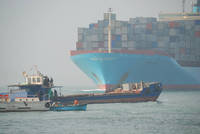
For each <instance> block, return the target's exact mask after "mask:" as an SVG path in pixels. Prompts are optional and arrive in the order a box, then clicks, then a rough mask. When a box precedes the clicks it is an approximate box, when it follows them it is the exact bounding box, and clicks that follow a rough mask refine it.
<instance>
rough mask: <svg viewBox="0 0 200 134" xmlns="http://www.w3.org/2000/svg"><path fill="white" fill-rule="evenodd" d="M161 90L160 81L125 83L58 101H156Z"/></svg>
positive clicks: (83, 102) (64, 102)
mask: <svg viewBox="0 0 200 134" xmlns="http://www.w3.org/2000/svg"><path fill="white" fill-rule="evenodd" d="M161 91H162V85H161V83H159V82H150V83H144V82H141V83H125V84H120V85H118V87H117V88H115V89H111V90H109V91H106V92H105V93H97V94H95V93H92V94H77V95H67V96H59V97H58V98H57V100H56V101H58V102H60V103H62V104H67V105H70V104H73V102H74V100H78V101H79V103H80V104H98V103H134V102H146V101H156V100H157V98H158V97H159V95H160V93H161Z"/></svg>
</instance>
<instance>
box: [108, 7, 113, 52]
mask: <svg viewBox="0 0 200 134" xmlns="http://www.w3.org/2000/svg"><path fill="white" fill-rule="evenodd" d="M111 15H112V9H111V8H109V10H108V17H109V19H108V22H109V23H108V53H111V44H112V39H111Z"/></svg>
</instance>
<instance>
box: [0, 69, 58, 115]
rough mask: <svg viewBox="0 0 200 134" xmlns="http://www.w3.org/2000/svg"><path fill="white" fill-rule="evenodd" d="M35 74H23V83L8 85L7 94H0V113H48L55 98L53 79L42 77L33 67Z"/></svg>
mask: <svg viewBox="0 0 200 134" xmlns="http://www.w3.org/2000/svg"><path fill="white" fill-rule="evenodd" d="M34 72H36V73H33V74H32V75H28V74H27V73H26V72H23V76H24V78H25V83H23V84H16V85H9V86H8V89H9V92H8V93H2V94H1V93H0V112H25V111H49V108H50V106H51V103H50V102H51V100H53V99H54V98H55V97H56V96H57V91H56V90H54V95H53V92H52V88H55V86H54V84H53V79H52V78H51V79H49V77H48V76H44V75H43V74H41V73H40V71H38V69H37V67H36V66H35V71H34Z"/></svg>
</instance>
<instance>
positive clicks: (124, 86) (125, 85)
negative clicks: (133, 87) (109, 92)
mask: <svg viewBox="0 0 200 134" xmlns="http://www.w3.org/2000/svg"><path fill="white" fill-rule="evenodd" d="M122 88H123V90H129V89H130V88H129V83H125V84H122Z"/></svg>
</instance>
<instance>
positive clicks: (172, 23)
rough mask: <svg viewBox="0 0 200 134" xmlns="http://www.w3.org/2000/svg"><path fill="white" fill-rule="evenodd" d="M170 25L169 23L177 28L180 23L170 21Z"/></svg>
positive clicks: (171, 26)
mask: <svg viewBox="0 0 200 134" xmlns="http://www.w3.org/2000/svg"><path fill="white" fill-rule="evenodd" d="M168 25H169V27H170V28H175V27H178V26H179V24H178V23H177V22H169V24H168Z"/></svg>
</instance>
